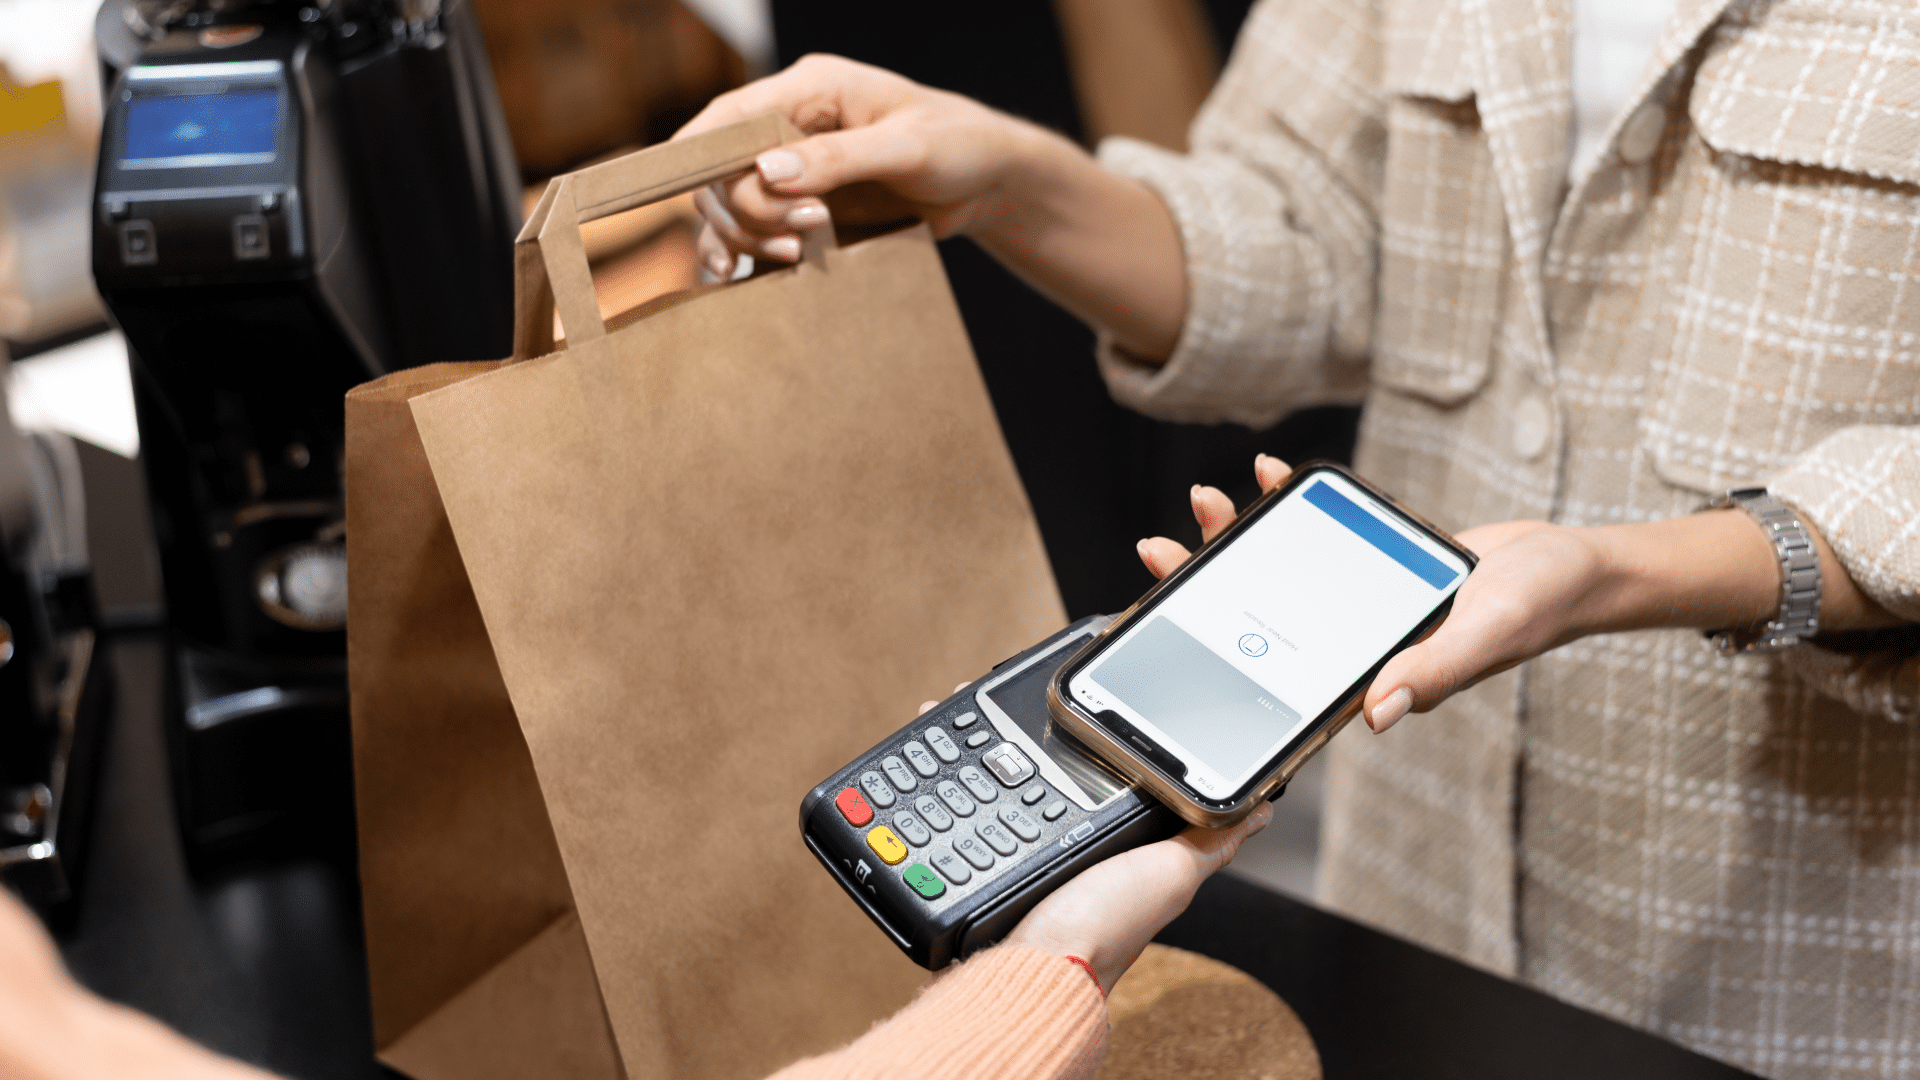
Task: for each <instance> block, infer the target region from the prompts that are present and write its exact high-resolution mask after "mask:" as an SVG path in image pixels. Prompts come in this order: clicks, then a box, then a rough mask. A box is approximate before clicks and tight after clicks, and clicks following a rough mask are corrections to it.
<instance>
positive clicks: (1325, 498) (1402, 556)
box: [1307, 482, 1460, 589]
mask: <svg viewBox="0 0 1920 1080" xmlns="http://www.w3.org/2000/svg"><path fill="white" fill-rule="evenodd" d="M1307 501H1308V502H1310V503H1312V504H1313V505H1315V506H1317V507H1319V508H1320V509H1322V510H1325V511H1326V512H1327V514H1328V516H1330V517H1332V518H1333V520H1335V521H1337V522H1339V523H1340V524H1342V525H1345V526H1346V527H1347V528H1349V529H1352V530H1353V532H1354V534H1355V535H1357V536H1358V537H1360V539H1362V540H1365V541H1366V542H1367V543H1369V544H1372V545H1373V546H1374V547H1377V548H1379V549H1380V551H1381V553H1382V554H1384V555H1385V556H1386V557H1387V558H1389V559H1392V560H1393V561H1394V562H1397V563H1399V564H1400V565H1401V566H1404V567H1406V568H1407V569H1409V570H1411V571H1413V572H1414V575H1415V576H1417V577H1418V578H1419V579H1420V580H1421V581H1424V582H1426V583H1427V584H1429V585H1431V586H1433V587H1434V588H1436V589H1444V588H1446V587H1447V586H1448V585H1451V584H1453V579H1454V578H1457V577H1459V576H1460V575H1459V574H1458V573H1457V572H1456V571H1455V570H1454V569H1453V567H1451V566H1448V565H1447V564H1445V563H1443V562H1441V561H1440V560H1439V559H1436V558H1434V557H1433V556H1431V555H1429V554H1427V553H1426V552H1424V551H1422V550H1420V547H1419V545H1417V544H1415V543H1414V542H1413V541H1411V540H1409V539H1407V538H1406V537H1404V536H1401V535H1400V534H1399V533H1397V532H1395V531H1394V529H1393V526H1391V525H1388V524H1387V523H1386V522H1384V521H1381V520H1380V519H1379V518H1377V517H1374V516H1373V515H1372V514H1369V513H1367V512H1366V511H1365V510H1362V509H1361V508H1360V507H1359V506H1356V505H1355V504H1354V502H1353V500H1352V499H1349V498H1347V497H1346V496H1345V495H1342V494H1340V493H1339V492H1337V491H1335V490H1333V489H1332V488H1331V487H1328V486H1327V485H1326V484H1324V483H1319V482H1316V483H1315V484H1314V485H1313V486H1312V487H1310V488H1308V489H1307Z"/></svg>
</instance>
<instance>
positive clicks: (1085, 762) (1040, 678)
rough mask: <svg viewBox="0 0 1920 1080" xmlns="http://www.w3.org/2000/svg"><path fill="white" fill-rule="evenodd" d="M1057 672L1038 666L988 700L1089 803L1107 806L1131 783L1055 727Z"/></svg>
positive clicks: (1050, 666)
mask: <svg viewBox="0 0 1920 1080" xmlns="http://www.w3.org/2000/svg"><path fill="white" fill-rule="evenodd" d="M1056 668H1057V665H1054V664H1048V663H1039V664H1034V665H1033V666H1032V667H1029V668H1027V669H1026V670H1024V671H1022V672H1020V673H1019V674H1018V675H1015V676H1014V677H1013V678H1011V679H1008V680H1007V681H1006V682H1003V683H1001V684H999V685H998V686H995V687H994V688H993V689H992V690H989V691H987V695H986V696H987V698H988V699H989V700H991V701H992V702H993V703H994V704H995V705H997V706H999V707H1000V711H1001V712H1004V713H1006V714H1007V716H1008V717H1009V718H1010V719H1012V720H1013V722H1014V723H1015V724H1018V725H1020V730H1022V731H1024V732H1026V733H1027V737H1028V738H1030V739H1032V740H1033V744H1034V745H1035V746H1038V747H1039V748H1040V752H1041V753H1043V754H1045V755H1047V756H1048V757H1049V758H1052V759H1053V762H1054V764H1056V765H1058V766H1060V770H1061V771H1062V772H1064V773H1066V774H1067V776H1068V777H1069V778H1070V779H1072V780H1073V782H1074V783H1076V784H1078V785H1080V790H1081V791H1082V792H1084V793H1085V794H1086V796H1087V798H1088V800H1089V801H1091V802H1093V803H1095V804H1100V805H1104V804H1105V803H1106V801H1107V800H1108V799H1111V798H1113V797H1114V796H1115V795H1118V794H1120V792H1122V791H1124V790H1126V786H1127V783H1126V781H1124V780H1122V779H1120V777H1118V776H1116V775H1114V773H1113V772H1112V770H1110V769H1108V768H1107V767H1106V766H1105V765H1103V764H1101V763H1100V762H1099V761H1098V760H1096V759H1095V758H1094V757H1093V756H1092V755H1091V754H1089V753H1088V752H1087V751H1086V750H1085V749H1083V748H1082V747H1081V745H1080V744H1079V743H1077V742H1075V741H1074V740H1073V738H1072V737H1071V736H1069V735H1067V734H1066V733H1065V732H1063V731H1061V730H1060V728H1059V727H1058V726H1057V725H1056V724H1054V723H1053V721H1052V719H1051V717H1050V715H1049V714H1048V712H1047V683H1048V681H1049V680H1051V679H1052V678H1053V673H1054V671H1055V670H1056Z"/></svg>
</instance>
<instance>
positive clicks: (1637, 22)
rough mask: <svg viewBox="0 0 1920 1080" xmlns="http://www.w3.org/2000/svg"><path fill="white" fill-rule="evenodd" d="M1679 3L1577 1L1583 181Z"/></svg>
mask: <svg viewBox="0 0 1920 1080" xmlns="http://www.w3.org/2000/svg"><path fill="white" fill-rule="evenodd" d="M1677 2H1678V0H1573V138H1572V142H1573V159H1572V167H1571V168H1570V169H1569V170H1568V173H1567V175H1568V176H1569V177H1572V178H1578V177H1579V176H1581V175H1582V174H1584V173H1585V172H1586V171H1587V169H1588V168H1590V167H1591V166H1592V165H1593V163H1594V162H1595V161H1596V160H1598V159H1599V157H1600V152H1601V151H1602V150H1603V149H1605V144H1604V143H1603V142H1601V140H1602V139H1603V138H1605V137H1606V134H1607V130H1608V129H1609V128H1611V127H1612V126H1613V121H1614V118H1615V117H1617V116H1619V115H1620V114H1621V113H1622V112H1625V111H1626V108H1627V105H1628V104H1629V102H1628V100H1627V95H1629V94H1631V93H1632V92H1633V87H1634V84H1635V83H1637V82H1639V81H1640V73H1641V72H1642V71H1643V70H1645V69H1646V66H1647V62H1648V61H1649V60H1651V59H1652V58H1653V50H1654V49H1655V48H1657V47H1658V46H1659V44H1660V35H1661V32H1662V31H1664V30H1665V29H1666V28H1667V20H1668V19H1670V18H1672V17H1673V9H1674V7H1675V5H1676V4H1677Z"/></svg>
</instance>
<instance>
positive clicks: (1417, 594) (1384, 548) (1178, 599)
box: [1068, 473, 1467, 798]
mask: <svg viewBox="0 0 1920 1080" xmlns="http://www.w3.org/2000/svg"><path fill="white" fill-rule="evenodd" d="M1466 574H1467V565H1466V562H1465V561H1464V560H1463V559H1461V558H1460V557H1459V556H1457V555H1455V554H1453V553H1452V552H1450V551H1448V550H1447V549H1446V548H1444V547H1442V546H1441V545H1439V544H1437V543H1435V542H1434V541H1432V540H1431V539H1428V538H1427V537H1426V536H1424V535H1422V534H1421V533H1420V532H1419V531H1417V530H1415V529H1414V528H1412V527H1411V526H1408V525H1406V524H1405V523H1403V522H1401V521H1400V520H1398V519H1397V518H1396V517H1395V516H1394V515H1393V514H1392V513H1391V511H1388V510H1385V509H1382V508H1377V507H1376V504H1375V503H1374V500H1373V499H1372V497H1371V496H1369V495H1367V494H1366V493H1365V492H1364V491H1362V490H1361V489H1360V488H1358V487H1356V486H1355V485H1353V484H1351V483H1349V482H1348V481H1347V480H1346V479H1345V478H1343V477H1340V476H1339V475H1337V474H1333V473H1327V474H1322V475H1320V476H1318V477H1315V478H1314V479H1312V480H1310V481H1308V482H1307V483H1305V484H1303V485H1302V486H1301V487H1300V488H1299V489H1297V490H1295V491H1294V492H1292V493H1291V494H1289V495H1288V496H1286V498H1284V499H1282V500H1281V501H1280V502H1279V503H1278V504H1276V505H1275V506H1273V507H1272V508H1271V509H1269V510H1268V511H1267V512H1266V513H1265V514H1264V515H1263V516H1262V517H1261V518H1260V519H1259V521H1258V522H1256V523H1255V524H1254V525H1253V526H1252V527H1251V528H1249V529H1248V530H1247V531H1246V532H1244V533H1242V534H1241V535H1240V537H1239V539H1237V540H1235V541H1234V542H1233V543H1232V544H1230V545H1228V546H1227V547H1226V548H1224V549H1222V550H1221V551H1219V553H1217V554H1216V555H1214V556H1213V557H1212V558H1211V559H1210V560H1209V561H1208V562H1207V563H1206V564H1205V565H1204V566H1202V567H1201V569H1200V570H1199V571H1198V572H1196V573H1195V574H1194V575H1193V576H1192V577H1191V578H1189V579H1188V580H1187V581H1186V583H1185V584H1184V585H1183V586H1182V587H1181V588H1179V589H1178V590H1176V591H1174V592H1173V593H1172V594H1171V595H1169V596H1167V597H1166V598H1165V599H1163V600H1162V601H1160V602H1159V603H1158V604H1157V605H1156V606H1155V607H1154V608H1153V609H1152V610H1151V611H1149V612H1148V614H1147V616H1146V618H1145V619H1144V620H1143V621H1142V622H1141V623H1140V624H1139V625H1137V626H1135V627H1133V628H1132V629H1130V630H1129V631H1127V633H1126V634H1125V635H1123V636H1122V637H1121V638H1119V639H1118V640H1117V641H1116V642H1114V643H1113V644H1112V645H1110V646H1108V647H1107V648H1106V650H1105V651H1104V652H1103V654H1102V655H1101V656H1100V657H1099V659H1097V660H1096V661H1095V662H1094V663H1093V664H1091V665H1089V666H1088V667H1086V668H1084V669H1082V670H1081V671H1080V672H1079V673H1078V674H1077V675H1076V676H1075V677H1074V679H1073V682H1072V684H1071V685H1070V686H1069V688H1068V690H1069V692H1070V693H1072V694H1073V695H1074V696H1075V698H1076V700H1077V701H1078V702H1079V703H1080V705H1081V706H1082V707H1084V708H1086V709H1087V710H1088V711H1090V712H1093V713H1098V712H1100V711H1102V710H1105V709H1112V710H1114V711H1115V712H1118V713H1119V714H1120V715H1121V716H1122V717H1123V718H1125V719H1126V720H1127V721H1128V722H1129V723H1131V724H1133V725H1134V726H1136V727H1138V728H1139V729H1141V730H1142V731H1143V732H1145V733H1146V734H1147V735H1148V736H1149V737H1150V738H1152V739H1154V741H1156V742H1158V743H1159V744H1160V745H1161V746H1162V747H1164V748H1165V749H1166V750H1167V751H1168V752H1170V753H1172V754H1174V755H1175V756H1176V757H1179V758H1180V759H1181V760H1182V761H1183V762H1185V763H1186V765H1187V770H1188V772H1187V779H1188V781H1189V782H1190V783H1192V784H1193V786H1194V788H1195V789H1196V790H1198V791H1200V792H1201V793H1202V794H1204V795H1207V796H1209V797H1212V798H1226V797H1228V796H1230V795H1232V794H1233V793H1234V792H1235V791H1237V790H1238V789H1239V788H1240V787H1242V786H1243V785H1245V784H1246V783H1247V782H1248V781H1250V780H1252V779H1254V778H1255V775H1256V774H1257V773H1258V772H1259V771H1260V769H1261V767H1262V766H1264V765H1265V764H1266V763H1267V762H1268V761H1269V760H1270V759H1271V758H1272V757H1273V756H1274V755H1275V754H1277V753H1279V752H1280V750H1281V749H1282V748H1284V747H1285V746H1286V745H1287V743H1289V742H1290V741H1292V740H1293V738H1294V737H1295V736H1297V735H1298V734H1300V732H1301V731H1302V730H1303V729H1304V728H1305V727H1306V726H1307V725H1308V724H1310V723H1312V721H1313V720H1314V719H1315V718H1316V717H1318V716H1319V715H1320V714H1321V713H1322V712H1324V711H1325V710H1326V709H1327V708H1328V707H1329V706H1331V705H1333V704H1334V703H1335V702H1336V701H1337V700H1338V699H1339V698H1340V697H1341V696H1342V695H1343V694H1344V693H1345V692H1346V690H1347V689H1348V688H1349V687H1351V686H1352V685H1353V684H1354V683H1355V682H1357V681H1359V679H1360V678H1361V677H1362V676H1363V675H1365V674H1366V672H1367V670H1368V669H1369V668H1371V667H1372V666H1373V665H1374V664H1375V663H1376V662H1378V661H1379V660H1380V658H1381V657H1383V656H1385V655H1386V654H1387V653H1388V652H1389V651H1390V650H1392V649H1393V647H1394V646H1395V645H1396V644H1398V643H1399V642H1400V640H1401V639H1402V638H1404V637H1406V636H1407V634H1408V633H1409V632H1411V631H1412V630H1413V629H1414V628H1415V627H1417V626H1419V625H1420V624H1421V623H1422V622H1423V621H1424V620H1425V619H1426V618H1427V617H1428V616H1430V615H1431V614H1432V613H1433V611H1434V609H1435V608H1437V607H1438V606H1439V605H1440V604H1441V603H1443V602H1444V601H1445V600H1446V599H1447V598H1448V597H1450V596H1452V595H1453V593H1454V591H1455V590H1456V589H1458V588H1459V587H1460V583H1461V582H1462V581H1464V580H1465V579H1466Z"/></svg>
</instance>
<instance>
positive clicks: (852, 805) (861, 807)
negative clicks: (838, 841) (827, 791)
mask: <svg viewBox="0 0 1920 1080" xmlns="http://www.w3.org/2000/svg"><path fill="white" fill-rule="evenodd" d="M833 805H835V806H837V807H839V808H840V816H841V817H843V818H846V819H847V824H849V825H851V826H853V827H854V828H856V829H857V828H859V827H860V826H862V825H865V824H866V823H867V822H869V821H872V820H873V807H871V806H868V805H867V800H866V798H865V797H863V796H862V795H861V794H860V792H859V790H858V789H856V788H848V789H847V790H845V791H843V792H841V793H840V797H839V798H837V799H835V800H833Z"/></svg>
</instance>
